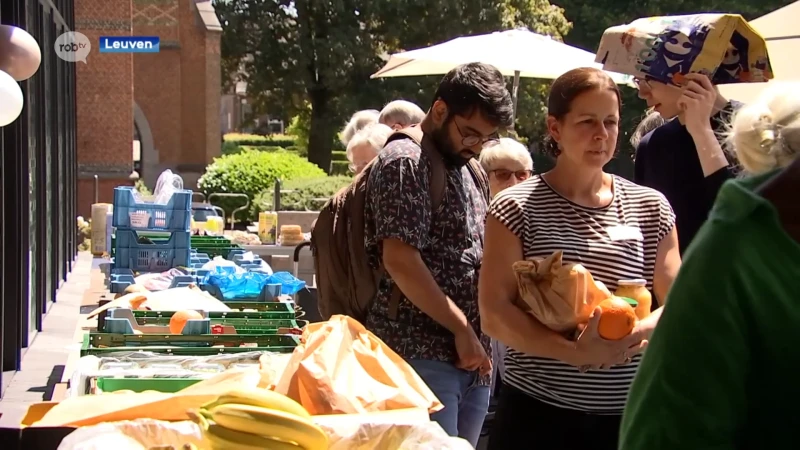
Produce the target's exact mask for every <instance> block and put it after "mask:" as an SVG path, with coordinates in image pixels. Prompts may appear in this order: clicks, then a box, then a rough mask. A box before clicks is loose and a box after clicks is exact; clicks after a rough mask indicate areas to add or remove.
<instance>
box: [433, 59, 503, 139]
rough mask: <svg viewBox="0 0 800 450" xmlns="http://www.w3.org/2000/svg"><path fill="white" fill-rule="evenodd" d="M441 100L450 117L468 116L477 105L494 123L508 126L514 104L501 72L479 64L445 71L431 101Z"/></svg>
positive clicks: (470, 64) (492, 67) (487, 65)
mask: <svg viewBox="0 0 800 450" xmlns="http://www.w3.org/2000/svg"><path fill="white" fill-rule="evenodd" d="M439 99H441V100H442V101H443V102H444V103H445V104H446V105H447V110H448V113H449V114H450V116H451V117H452V116H453V115H459V116H469V115H470V114H472V113H473V111H475V109H476V108H477V109H478V110H479V111H480V112H481V113H483V114H484V115H485V116H486V118H487V119H488V120H489V121H490V122H491V123H492V124H494V125H497V126H500V127H503V128H507V127H510V126H511V125H512V118H513V117H514V105H513V103H512V102H511V94H510V93H509V92H508V89H506V81H505V79H504V78H503V74H502V73H500V71H499V70H497V69H496V68H495V67H494V66H491V65H489V64H483V63H469V64H462V65H460V66H458V67H456V68H455V69H453V70H451V71H450V72H447V74H446V75H445V76H444V78H442V81H441V82H440V83H439V87H438V88H437V89H436V93H435V94H434V96H433V101H434V102H435V101H436V100H439Z"/></svg>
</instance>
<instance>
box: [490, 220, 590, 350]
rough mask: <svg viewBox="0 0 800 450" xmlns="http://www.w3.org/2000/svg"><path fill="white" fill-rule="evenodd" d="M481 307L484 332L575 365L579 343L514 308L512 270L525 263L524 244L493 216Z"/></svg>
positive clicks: (514, 285) (514, 277) (522, 348)
mask: <svg viewBox="0 0 800 450" xmlns="http://www.w3.org/2000/svg"><path fill="white" fill-rule="evenodd" d="M484 236H485V237H484V246H483V262H482V263H481V273H480V277H479V279H478V280H479V281H478V305H479V307H480V313H481V328H482V329H483V332H484V333H486V334H488V335H489V336H491V337H493V338H495V339H497V340H498V341H500V342H502V343H503V344H505V345H507V346H509V347H511V348H513V349H515V350H518V351H520V352H523V353H528V354H531V355H536V356H541V357H544V358H552V359H557V360H560V361H564V362H566V363H568V364H573V365H580V364H579V363H575V361H574V359H575V356H576V355H575V343H574V342H572V341H570V340H568V339H565V338H564V337H563V336H561V335H560V334H558V333H556V332H554V331H552V330H550V329H549V328H547V327H545V326H544V325H542V324H541V323H539V322H538V321H537V320H536V319H534V318H533V317H532V316H531V315H530V314H528V313H526V312H524V311H522V310H521V309H520V308H519V307H517V306H516V305H515V304H514V300H515V299H516V298H517V297H518V296H519V293H518V292H519V291H518V288H517V278H516V276H515V275H514V271H513V270H512V269H511V266H512V265H513V264H514V263H515V262H517V261H521V260H523V259H524V258H523V255H522V241H521V240H520V239H519V238H518V237H517V236H516V235H514V233H512V232H511V230H509V229H508V228H506V226H505V225H503V224H502V223H500V221H499V220H497V219H495V218H494V217H492V215H491V214H490V215H489V216H488V217H487V218H486V230H485V232H484Z"/></svg>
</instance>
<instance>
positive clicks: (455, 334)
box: [364, 63, 513, 447]
mask: <svg viewBox="0 0 800 450" xmlns="http://www.w3.org/2000/svg"><path fill="white" fill-rule="evenodd" d="M512 111H513V106H512V102H511V95H510V94H509V92H508V90H507V89H506V83H505V80H504V79H503V75H502V74H501V73H500V72H499V71H498V70H497V69H496V68H494V67H492V66H489V65H486V64H481V63H470V64H464V65H462V66H459V67H456V68H455V69H453V70H451V71H450V72H449V73H447V75H445V76H444V78H443V79H442V81H441V83H440V84H439V88H438V89H437V90H436V93H435V95H434V97H433V102H432V105H431V107H430V109H429V110H428V113H427V114H426V115H425V118H424V119H423V120H422V123H421V124H420V125H419V129H417V130H416V132H417V133H419V131H420V130H421V132H422V133H421V134H422V138H421V139H419V140H418V142H417V140H416V139H390V140H389V142H388V143H387V144H386V146H385V147H384V148H383V150H382V151H381V153H380V154H379V155H378V157H377V158H376V159H375V160H374V162H373V164H372V166H371V168H370V172H369V179H368V182H367V194H366V201H365V203H366V204H365V208H364V212H365V218H364V220H365V227H364V228H365V231H364V233H365V240H366V250H367V255H368V257H369V258H370V265H371V266H372V267H374V268H379V267H382V268H383V269H384V272H383V276H382V279H381V280H380V282H379V284H378V291H377V295H376V298H375V301H374V302H373V303H372V306H371V309H370V312H369V314H368V316H367V321H366V322H367V323H366V324H365V325H366V327H367V329H369V330H370V331H372V332H373V333H375V334H376V335H377V336H378V337H380V338H381V339H382V340H383V341H384V342H385V343H386V345H388V346H389V347H390V348H392V349H393V350H394V351H395V352H397V353H398V354H399V355H400V356H402V357H403V358H405V359H406V361H408V362H409V364H411V366H412V367H413V368H414V369H415V370H416V372H417V373H418V374H419V375H420V377H421V378H422V379H423V380H424V381H425V383H426V384H427V385H428V386H429V387H430V388H431V390H432V391H433V393H434V394H435V395H436V397H437V398H438V399H439V400H440V401H441V402H442V404H444V409H443V410H441V411H438V412H434V413H433V414H431V419H432V420H434V421H436V422H438V423H439V425H441V426H442V428H443V429H444V430H445V431H446V432H447V433H448V434H450V435H451V436H459V437H462V438H464V439H466V440H467V441H469V442H470V443H471V444H472V446H473V447H474V446H476V445H477V441H478V437H479V435H480V431H481V426H482V425H483V421H484V418H485V416H486V412H487V409H488V406H489V385H490V383H491V371H492V361H491V358H490V356H491V344H490V340H489V337H488V336H486V335H485V334H484V333H483V332H482V331H481V327H480V317H479V315H478V272H479V269H480V265H481V259H482V257H483V226H484V221H485V218H486V211H487V209H488V205H487V203H488V200H489V188H488V180H487V177H486V174H485V172H484V171H483V169H481V167H480V165H479V164H477V162H476V161H475V158H476V157H477V156H478V155H480V153H481V151H482V150H483V148H484V146H487V145H491V144H492V143H495V142H497V141H498V132H499V131H500V130H501V129H505V128H507V127H509V126H510V125H511V121H512V116H513V114H512ZM395 293H399V294H400V295H399V296H395V295H394V294H395ZM397 297H399V299H398V298H397Z"/></svg>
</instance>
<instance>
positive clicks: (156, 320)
mask: <svg viewBox="0 0 800 450" xmlns="http://www.w3.org/2000/svg"><path fill="white" fill-rule="evenodd" d="M136 322H137V323H138V324H139V325H160V326H168V325H169V318H168V317H145V318H141V319H139V318H137V319H136ZM214 325H228V326H232V327H234V328H236V333H237V334H260V333H256V332H255V331H258V330H261V331H263V334H272V333H274V332H276V331H277V330H278V328H303V327H304V326H306V325H308V322H306V321H304V320H301V321H297V320H294V319H233V318H230V319H211V326H214Z"/></svg>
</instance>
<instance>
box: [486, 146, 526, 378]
mask: <svg viewBox="0 0 800 450" xmlns="http://www.w3.org/2000/svg"><path fill="white" fill-rule="evenodd" d="M480 162H481V166H483V170H485V171H486V173H487V174H488V175H489V193H490V194H491V196H492V197H494V196H495V195H497V194H498V193H499V192H500V191H502V190H503V189H505V188H509V187H511V186H514V185H515V184H517V183H520V182H522V181H525V180H527V179H528V178H530V176H531V174H532V173H533V159H532V158H531V154H530V152H529V151H528V149H527V148H525V146H524V145H522V144H520V143H519V142H517V141H515V140H514V139H511V138H501V139H500V140H499V141H498V142H497V144H494V145H490V146H488V147H485V148H484V149H483V150H482V151H481V156H480ZM492 353H493V354H494V357H493V358H492V361H494V362H495V376H494V377H492V392H497V386H501V385H502V384H501V382H502V377H503V372H504V364H503V357H504V356H505V354H506V346H505V345H503V343H501V342H498V341H497V340H492Z"/></svg>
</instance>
